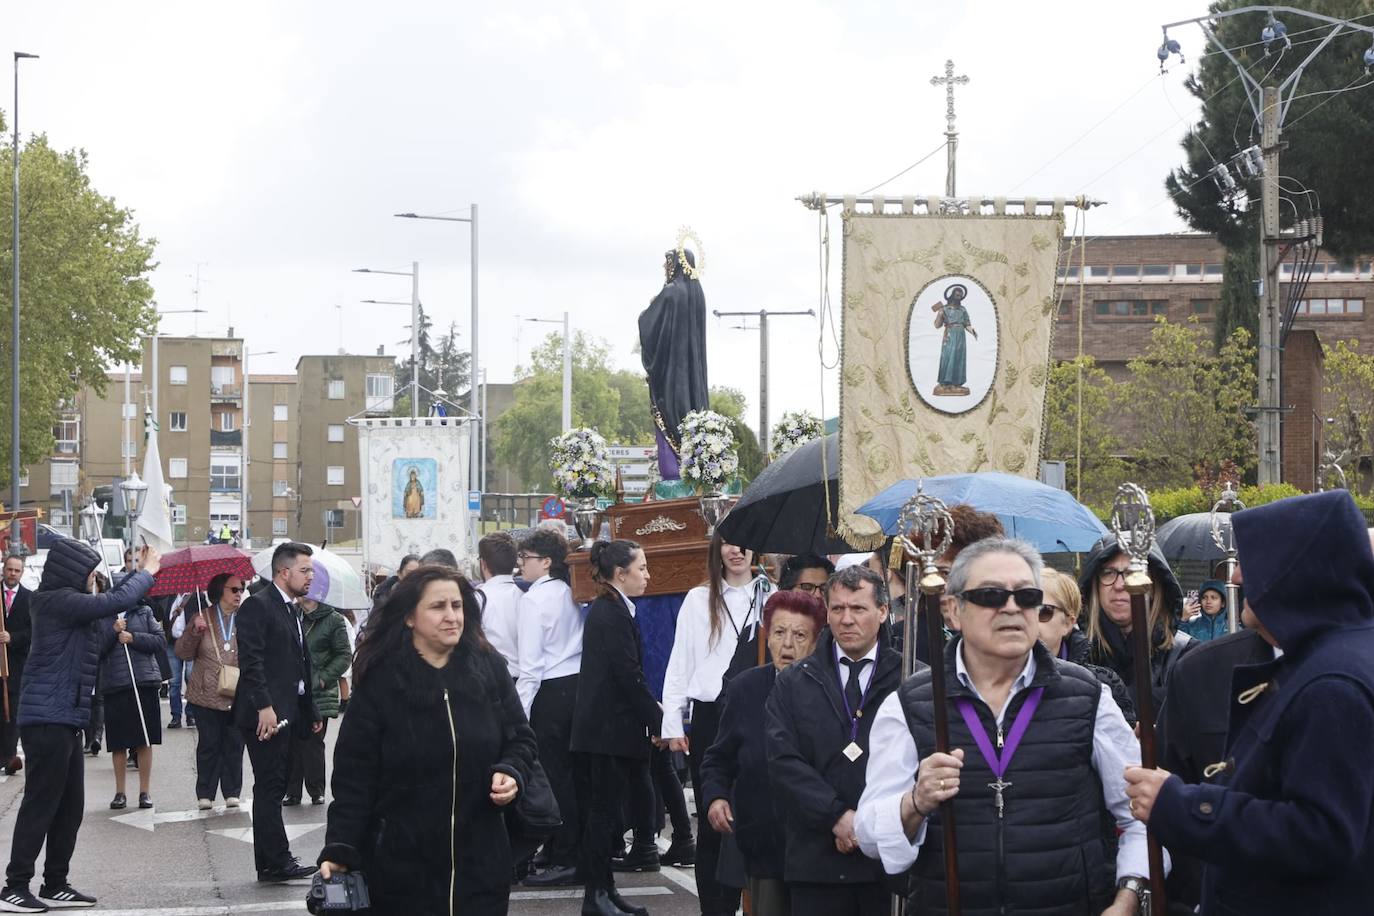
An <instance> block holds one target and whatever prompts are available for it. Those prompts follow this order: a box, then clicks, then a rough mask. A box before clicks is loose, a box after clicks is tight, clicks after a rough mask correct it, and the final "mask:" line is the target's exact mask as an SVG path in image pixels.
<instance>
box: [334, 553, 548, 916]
mask: <svg viewBox="0 0 1374 916" xmlns="http://www.w3.org/2000/svg"><path fill="white" fill-rule="evenodd" d="M371 630H372V632H371V635H370V636H369V637H368V639H367V640H366V641H365V642H364V643H363V644H362V645H361V646H360V647H359V649H358V655H357V658H356V659H355V661H354V665H353V678H354V688H353V694H352V697H351V699H350V701H349V706H348V715H347V716H345V717H344V719H343V724H342V725H341V726H340V728H339V737H338V741H337V744H336V746H335V757H334V779H333V794H334V800H333V802H332V803H331V804H330V806H329V824H328V827H327V828H326V832H325V847H324V849H323V850H322V851H321V852H320V856H319V860H318V861H319V865H320V874H321V875H323V876H324V877H325V878H328V877H329V876H331V875H332V874H334V873H335V872H342V871H347V870H350V869H357V870H359V871H361V872H363V874H364V876H365V878H366V879H367V885H368V891H369V893H370V895H371V898H372V912H374V913H377V914H396V916H402V914H405V916H409V914H413V913H463V914H464V916H489V914H491V916H500V914H505V913H506V912H507V907H508V901H509V898H510V875H511V866H512V863H511V849H510V840H509V837H508V836H507V834H506V827H505V821H504V818H503V816H502V809H503V808H504V807H505V806H506V805H509V804H510V803H511V802H513V801H515V799H516V796H517V795H518V794H519V792H520V791H521V789H522V788H523V787H524V785H525V780H526V778H527V776H528V775H529V771H530V767H531V766H532V764H533V761H534V759H535V742H534V735H533V733H532V732H531V731H530V727H529V724H528V723H527V722H526V721H525V715H524V712H523V711H522V710H521V708H520V700H519V698H518V697H517V696H516V694H515V688H514V686H513V685H512V684H511V680H510V675H509V674H508V673H507V672H506V663H505V661H503V660H502V659H501V657H500V656H499V655H497V654H496V653H495V652H494V651H492V649H491V648H490V646H488V645H487V642H486V640H485V639H484V638H483V637H482V609H481V604H480V602H479V600H478V599H477V595H476V592H475V591H474V590H473V588H472V586H471V585H470V584H469V583H468V580H467V579H466V578H464V577H463V576H462V575H461V574H459V573H458V572H457V571H456V570H453V569H447V568H444V567H439V566H421V567H420V568H418V569H416V570H415V571H414V572H412V573H411V574H410V575H408V576H406V578H405V579H403V580H401V581H400V582H398V583H397V585H396V588H395V589H394V590H393V591H392V593H391V596H390V597H389V598H388V599H387V602H386V604H385V605H383V607H382V608H381V609H380V610H379V611H378V612H377V614H376V615H374V617H373V619H372V625H371Z"/></svg>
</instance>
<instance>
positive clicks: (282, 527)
mask: <svg viewBox="0 0 1374 916" xmlns="http://www.w3.org/2000/svg"><path fill="white" fill-rule="evenodd" d="M285 534H286V519H284V518H282V517H281V516H273V518H272V536H273V537H282V536H284V535H285Z"/></svg>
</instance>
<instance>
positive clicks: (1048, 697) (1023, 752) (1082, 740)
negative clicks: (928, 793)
mask: <svg viewBox="0 0 1374 916" xmlns="http://www.w3.org/2000/svg"><path fill="white" fill-rule="evenodd" d="M958 646H959V640H954V641H952V642H951V643H950V644H949V645H948V646H947V647H946V649H945V671H946V675H945V684H946V691H947V693H948V699H949V737H950V746H951V747H956V748H963V749H964V768H963V771H962V775H961V776H960V780H959V794H958V795H957V796H955V798H954V815H955V830H956V831H957V834H956V836H957V838H958V842H959V888H960V893H961V900H960V902H961V905H962V911H963V913H964V916H982V914H999V916H1000V914H1016V916H1080V914H1083V913H1094V914H1095V913H1099V912H1101V911H1102V909H1103V908H1104V907H1105V906H1107V905H1108V904H1109V903H1110V902H1111V897H1112V894H1113V892H1114V885H1115V882H1114V880H1113V877H1114V876H1113V872H1112V870H1111V866H1110V865H1109V863H1108V862H1107V858H1106V853H1105V851H1104V848H1103V839H1102V831H1101V821H1100V819H1099V818H1100V811H1101V810H1102V807H1103V801H1102V786H1101V783H1100V781H1099V780H1098V777H1097V773H1096V771H1094V770H1093V767H1092V753H1093V729H1094V726H1095V722H1096V716H1097V704H1098V700H1099V699H1100V698H1101V695H1102V685H1101V684H1099V683H1098V681H1097V679H1096V678H1094V677H1093V676H1092V675H1091V674H1089V673H1088V672H1087V671H1085V670H1084V669H1083V668H1081V667H1079V666H1078V665H1075V664H1073V663H1071V662H1065V661H1061V660H1059V659H1056V658H1054V657H1052V656H1051V655H1050V653H1049V652H1048V650H1046V649H1045V647H1044V646H1043V645H1041V644H1040V643H1038V642H1037V643H1036V644H1035V649H1034V653H1035V677H1034V678H1033V679H1032V681H1031V686H1032V687H1044V688H1045V694H1044V697H1043V698H1042V699H1041V701H1040V706H1039V708H1038V709H1037V710H1036V711H1035V716H1034V718H1032V719H1031V721H1030V726H1029V727H1028V728H1027V729H1026V732H1025V735H1024V736H1023V737H1022V739H1021V744H1020V746H1019V747H1018V748H1017V749H1016V753H1015V755H1013V757H1012V760H1011V764H1010V766H1009V767H1008V768H1007V771H1006V773H1004V774H1003V777H1002V778H1003V779H1004V780H1006V781H1007V782H1009V783H1011V787H1010V788H1008V789H1006V790H1005V791H1004V793H1003V798H1004V801H1005V805H1006V807H1005V811H1004V817H1003V819H1001V820H999V819H998V817H997V809H996V806H995V804H994V795H995V793H994V792H993V790H992V789H991V788H989V787H988V783H990V782H993V781H994V779H995V777H994V776H993V774H992V769H991V767H989V766H988V764H987V762H986V761H985V760H984V759H983V755H982V754H981V753H980V752H979V750H978V745H977V743H976V742H975V741H974V739H973V735H972V734H971V733H970V732H969V729H968V726H967V724H966V723H965V722H964V717H963V716H962V715H961V714H960V712H959V708H958V706H956V705H955V703H954V699H955V698H956V697H967V698H969V699H970V700H971V701H972V702H973V707H974V709H975V710H976V711H977V713H978V718H979V720H980V721H981V722H982V724H983V727H984V728H985V729H986V730H987V734H988V736H989V737H990V738H991V739H992V742H993V747H994V749H996V744H997V741H996V736H997V719H996V716H995V715H994V714H993V712H992V711H991V710H990V709H989V708H988V707H987V705H986V704H985V703H983V702H982V701H981V700H979V699H978V698H977V697H975V696H974V695H973V692H972V691H971V690H968V689H966V688H964V687H963V685H962V684H960V683H959V680H958V678H957V677H956V676H955V666H954V653H955V652H957V651H958ZM1029 693H1030V691H1029V690H1023V691H1021V692H1020V693H1018V694H1017V695H1016V696H1014V697H1013V698H1012V700H1011V702H1010V704H1009V705H1008V707H1007V712H1006V715H1005V717H1004V718H1003V720H1002V721H1003V728H1004V729H1005V731H1006V732H1010V731H1011V727H1012V723H1013V722H1014V721H1015V720H1016V714H1017V713H1018V712H1019V711H1020V710H1021V706H1022V705H1023V704H1024V703H1025V700H1026V698H1027V696H1028V695H1029ZM898 696H899V697H900V699H901V703H902V711H903V712H904V713H905V714H906V720H907V725H908V726H910V728H911V734H912V736H913V737H914V738H915V740H916V747H917V748H918V749H919V750H921V752H922V753H929V749H930V748H933V747H934V746H935V726H934V720H933V718H932V714H933V711H934V704H933V703H932V701H931V689H930V672H929V670H928V669H927V670H924V671H920V672H917V673H916V674H915V675H913V676H912V677H910V678H908V679H907V680H906V682H905V683H903V684H902V686H901V687H900V688H899V690H898ZM999 750H1000V749H999ZM944 861H945V857H944V834H943V825H942V823H941V817H940V813H939V812H938V811H937V812H936V813H934V814H933V815H931V818H930V822H929V826H928V827H927V829H926V836H925V843H924V846H923V847H922V849H921V854H920V857H919V858H918V859H917V860H916V865H915V866H914V871H913V880H912V885H911V886H912V889H913V890H912V895H911V900H910V904H909V905H910V909H909V912H914V913H921V914H942V913H945V912H947V907H946V899H945V866H944Z"/></svg>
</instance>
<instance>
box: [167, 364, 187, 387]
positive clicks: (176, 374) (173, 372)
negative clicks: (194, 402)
mask: <svg viewBox="0 0 1374 916" xmlns="http://www.w3.org/2000/svg"><path fill="white" fill-rule="evenodd" d="M167 384H169V385H185V384H186V367H185V366H169V367H168V368H167Z"/></svg>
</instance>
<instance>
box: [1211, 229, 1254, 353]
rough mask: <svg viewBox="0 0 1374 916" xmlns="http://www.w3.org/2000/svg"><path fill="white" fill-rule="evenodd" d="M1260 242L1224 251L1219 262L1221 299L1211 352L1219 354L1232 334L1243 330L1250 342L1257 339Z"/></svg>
mask: <svg viewBox="0 0 1374 916" xmlns="http://www.w3.org/2000/svg"><path fill="white" fill-rule="evenodd" d="M1259 275H1260V266H1259V242H1258V240H1257V239H1251V240H1250V241H1249V242H1247V243H1243V244H1238V245H1237V246H1236V247H1234V248H1228V249H1226V256H1225V259H1224V260H1223V261H1222V275H1221V296H1220V298H1219V299H1218V301H1217V315H1216V321H1214V322H1213V323H1212V351H1213V352H1214V353H1219V352H1221V348H1222V347H1223V346H1225V345H1226V341H1227V340H1228V339H1229V338H1230V336H1231V332H1232V331H1234V330H1235V329H1236V328H1244V329H1245V331H1246V333H1248V334H1249V335H1250V337H1251V339H1253V340H1258V339H1259V292H1258V290H1257V289H1256V286H1255V284H1256V283H1257V282H1258V281H1259Z"/></svg>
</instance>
